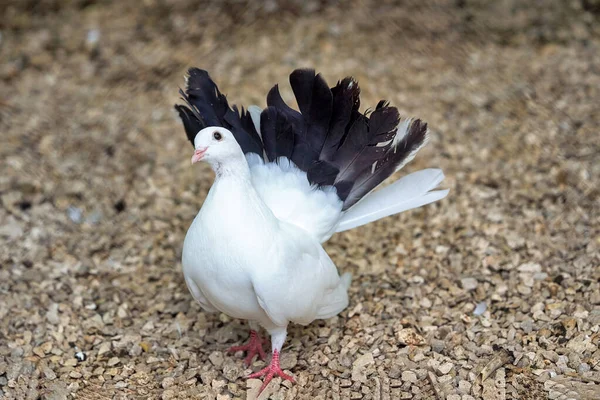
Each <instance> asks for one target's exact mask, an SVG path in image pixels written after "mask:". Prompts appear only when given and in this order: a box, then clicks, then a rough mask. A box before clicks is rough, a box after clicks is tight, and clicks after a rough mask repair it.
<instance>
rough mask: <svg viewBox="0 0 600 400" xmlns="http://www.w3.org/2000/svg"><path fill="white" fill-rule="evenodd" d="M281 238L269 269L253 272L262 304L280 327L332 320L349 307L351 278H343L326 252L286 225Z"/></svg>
mask: <svg viewBox="0 0 600 400" xmlns="http://www.w3.org/2000/svg"><path fill="white" fill-rule="evenodd" d="M281 229H282V230H281V232H280V233H281V238H282V240H279V241H277V244H275V245H274V248H273V253H270V254H269V258H270V262H269V266H268V267H266V268H256V269H255V270H254V271H253V276H252V278H251V279H252V286H253V287H254V291H255V293H256V296H257V298H258V302H259V304H260V306H261V307H262V309H263V310H265V312H266V313H267V315H268V316H269V318H270V319H271V321H272V322H273V323H274V324H275V325H277V326H282V327H283V326H286V325H287V324H288V323H289V322H294V323H297V324H302V325H306V324H309V323H311V322H312V321H314V320H315V319H324V318H330V317H332V316H334V315H336V314H338V313H339V312H340V311H342V310H343V309H344V308H346V307H347V306H348V294H347V289H348V286H349V284H350V279H349V278H350V277H349V275H344V277H342V278H340V277H339V275H338V272H337V269H336V267H335V265H334V264H333V262H332V261H331V259H330V258H329V256H328V255H327V253H326V252H325V250H323V248H322V247H321V245H320V244H319V243H318V242H317V241H316V240H315V239H313V238H310V237H309V236H307V235H306V233H304V232H302V231H301V230H300V229H298V228H296V227H294V226H291V225H289V224H285V223H284V224H282V226H281Z"/></svg>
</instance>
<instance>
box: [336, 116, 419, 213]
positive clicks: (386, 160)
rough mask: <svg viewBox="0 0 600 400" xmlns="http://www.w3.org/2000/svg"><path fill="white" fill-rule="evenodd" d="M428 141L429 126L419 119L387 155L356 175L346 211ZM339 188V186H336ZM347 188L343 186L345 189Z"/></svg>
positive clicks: (345, 204) (347, 199)
mask: <svg viewBox="0 0 600 400" xmlns="http://www.w3.org/2000/svg"><path fill="white" fill-rule="evenodd" d="M426 140H427V124H426V123H424V122H421V120H419V119H417V120H415V121H413V122H412V123H411V124H410V126H409V127H408V129H407V132H406V135H405V136H404V137H403V138H402V139H401V140H400V141H399V142H398V143H397V144H396V145H392V146H389V147H388V148H387V149H386V151H385V153H384V154H382V155H381V157H380V158H379V159H378V160H377V163H376V164H374V163H371V164H370V165H368V166H366V167H365V168H364V169H363V170H362V171H361V172H360V173H358V174H355V175H354V179H353V180H354V184H353V185H352V189H351V190H350V191H349V193H348V197H346V199H345V200H344V209H348V208H350V207H352V206H353V205H354V204H356V203H357V202H358V201H359V200H360V199H361V198H363V197H364V196H366V195H367V194H368V193H369V192H370V191H371V190H373V189H374V188H376V187H377V186H378V185H379V184H380V183H381V182H383V181H384V180H385V179H387V178H388V177H389V176H390V175H392V174H393V173H394V172H396V171H397V170H398V167H399V166H402V165H403V164H404V163H406V162H408V161H410V159H411V158H412V157H414V155H415V153H416V152H417V151H418V150H419V149H420V148H421V147H422V146H423V145H424V144H425V141H426ZM336 186H337V185H336ZM345 187H347V185H346V186H343V188H345Z"/></svg>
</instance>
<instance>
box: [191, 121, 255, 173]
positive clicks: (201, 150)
mask: <svg viewBox="0 0 600 400" xmlns="http://www.w3.org/2000/svg"><path fill="white" fill-rule="evenodd" d="M194 147H195V149H196V150H195V151H194V155H193V156H192V164H195V163H197V162H198V161H200V160H202V161H206V162H208V163H209V164H211V165H217V164H225V163H227V161H228V160H232V159H237V158H239V157H242V158H243V156H244V153H243V152H242V149H241V147H240V145H239V144H238V142H237V141H236V140H235V137H234V136H233V133H231V131H229V130H228V129H225V128H222V127H217V126H209V127H207V128H204V129H202V130H201V131H200V132H198V134H197V135H196V137H195V138H194Z"/></svg>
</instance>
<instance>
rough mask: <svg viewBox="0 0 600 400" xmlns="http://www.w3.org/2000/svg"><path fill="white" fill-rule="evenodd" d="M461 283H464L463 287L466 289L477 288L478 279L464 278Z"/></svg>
mask: <svg viewBox="0 0 600 400" xmlns="http://www.w3.org/2000/svg"><path fill="white" fill-rule="evenodd" d="M460 283H461V285H462V288H463V289H465V290H475V289H477V285H478V282H477V279H475V278H462V279H461V280H460Z"/></svg>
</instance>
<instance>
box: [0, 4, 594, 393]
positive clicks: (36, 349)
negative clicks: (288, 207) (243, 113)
mask: <svg viewBox="0 0 600 400" xmlns="http://www.w3.org/2000/svg"><path fill="white" fill-rule="evenodd" d="M393 3H394V2H392V1H384V0H381V1H377V2H370V1H362V2H348V3H331V4H330V3H328V2H327V1H312V2H308V3H305V4H303V3H302V2H300V1H296V2H294V1H287V2H283V1H276V0H272V1H269V2H266V3H264V5H263V3H262V2H254V3H250V4H249V5H245V4H244V2H241V1H231V0H230V1H224V2H216V1H215V2H204V3H200V2H185V1H178V0H144V1H141V2H139V1H133V0H127V1H107V2H95V1H93V0H41V1H30V0H26V1H23V0H4V1H2V4H1V5H0V15H1V16H2V17H0V34H1V36H0V59H1V60H2V62H1V63H0V132H1V135H2V140H1V144H0V156H1V161H2V163H1V174H0V196H1V204H2V207H1V209H0V241H1V244H2V246H1V247H0V262H1V266H2V268H1V269H0V398H6V399H38V398H44V399H65V398H77V399H107V398H116V399H125V398H128V399H145V398H162V399H177V398H206V399H234V398H235V399H253V398H256V393H257V391H258V387H259V385H260V382H259V381H257V380H250V381H248V382H246V381H245V380H244V379H243V376H244V375H245V374H246V373H248V372H249V370H246V369H244V367H243V365H242V359H241V357H240V355H239V354H238V355H228V354H226V353H225V350H226V348H227V347H228V346H231V345H233V344H237V343H240V342H241V341H243V340H245V338H246V327H245V325H244V324H243V323H242V322H240V321H237V320H231V319H229V318H228V317H227V316H225V315H207V314H204V313H202V312H201V310H200V307H199V306H198V305H197V304H195V303H194V301H193V300H192V297H191V295H190V294H189V293H188V291H187V288H186V287H185V284H184V281H183V279H182V274H181V271H180V253H181V246H182V243H183V238H184V235H185V232H186V230H187V228H188V226H189V224H190V222H191V220H192V219H193V217H194V215H195V213H196V212H197V210H198V209H199V208H200V206H201V204H202V201H203V199H204V197H205V195H206V193H207V190H208V188H209V187H210V184H211V182H212V172H211V171H210V170H209V169H208V167H206V166H200V167H198V168H196V167H194V168H192V167H191V166H190V165H189V157H190V154H191V147H190V146H189V143H187V141H186V138H185V134H184V132H183V128H182V126H181V124H180V122H179V121H178V119H177V117H176V115H175V112H174V111H173V109H172V105H173V104H174V103H175V102H176V101H178V94H177V89H178V87H179V86H182V85H183V75H184V73H185V70H186V69H187V67H189V66H199V67H202V68H205V69H207V70H209V71H210V73H211V74H212V75H213V77H214V78H215V79H216V80H217V82H218V83H219V85H220V87H221V89H222V90H223V91H224V92H225V93H227V94H228V96H229V99H230V100H231V101H232V102H235V103H238V104H246V105H248V104H258V105H261V106H262V105H264V104H265V100H264V97H265V94H266V92H267V90H268V89H269V88H270V86H271V85H273V84H274V83H275V82H280V83H282V85H283V88H284V89H285V90H284V91H283V93H284V97H287V98H288V99H289V98H291V90H290V89H289V87H288V84H287V77H288V74H289V73H290V72H291V71H292V69H293V68H296V67H302V66H312V67H314V68H316V69H317V70H318V71H321V72H322V73H323V74H324V76H325V78H326V79H327V80H328V82H329V83H330V84H333V83H335V81H337V79H339V78H342V77H343V76H345V75H354V76H356V77H357V78H358V80H359V82H360V83H361V86H362V88H363V104H364V105H368V106H371V107H372V106H374V105H375V104H376V102H377V101H378V100H379V99H380V98H387V99H389V100H391V102H392V104H395V105H397V106H398V107H399V109H400V111H401V113H402V115H407V116H418V117H421V118H423V119H425V120H426V121H428V122H429V125H430V128H431V130H432V140H431V141H430V144H429V145H428V146H427V148H426V149H424V150H422V151H421V153H420V154H419V155H418V157H417V158H416V159H415V160H414V161H413V162H412V163H411V164H410V165H409V166H408V167H406V171H407V172H410V171H415V170H417V169H420V168H425V167H441V168H443V169H444V171H445V173H446V175H447V180H446V181H445V186H446V187H448V188H450V195H449V197H448V198H447V199H445V200H443V201H441V202H439V203H436V204H434V205H429V206H427V207H425V208H422V209H418V210H414V211H410V212H406V213H404V214H401V215H399V216H394V217H390V218H387V219H385V220H382V221H379V222H377V223H373V224H371V225H369V226H366V227H363V228H360V229H356V230H354V231H351V232H347V233H343V234H338V235H336V236H335V237H333V238H332V240H331V241H330V242H328V243H327V245H326V248H327V250H328V252H329V254H331V256H332V258H333V260H334V261H335V262H336V264H337V265H338V267H339V268H340V269H341V270H342V271H351V272H352V273H353V274H354V276H355V278H354V281H353V283H352V286H351V288H350V293H351V300H350V306H349V308H348V309H347V310H346V311H344V312H343V313H341V314H340V315H339V316H338V317H336V318H333V319H331V320H327V321H319V322H315V323H313V324H312V325H310V326H308V327H298V326H294V327H292V328H291V329H290V334H289V339H288V341H287V343H286V345H285V347H284V356H283V360H282V364H283V367H284V369H287V370H289V371H291V373H292V374H293V375H294V376H295V377H296V378H297V381H298V384H296V385H290V384H289V383H288V382H285V383H281V382H280V380H279V379H277V380H275V381H274V383H273V384H271V385H270V386H269V387H268V388H267V390H266V391H265V393H264V394H263V395H262V396H261V398H263V399H264V398H267V397H269V396H270V397H271V398H273V399H313V400H317V399H448V400H470V399H479V398H484V399H505V398H509V399H510V398H521V399H545V398H552V399H557V398H558V399H567V398H569V399H570V398H574V399H598V398H600V386H598V384H599V383H600V350H598V343H599V342H600V271H599V268H598V267H599V264H600V260H599V253H600V251H599V249H600V212H599V206H598V203H599V201H598V197H599V189H598V185H597V182H598V181H599V180H600V135H598V126H599V124H600V108H599V107H598V104H599V103H600V70H599V69H598V68H599V66H600V34H599V33H600V3H599V2H598V1H595V0H575V1H562V2H559V1H556V2H550V1H547V2H540V1H529V2H520V1H518V0H504V1H497V2H478V1H471V0H466V1H465V0H462V1H459V0H456V1H451V0H438V1H428V2H422V1H417V0H411V1H405V2H401V3H402V4H400V5H395V4H393ZM342 10H343V11H342ZM403 173H404V172H403ZM262 365H263V363H262V362H255V363H254V365H253V366H252V368H251V369H252V370H257V369H258V368H259V367H260V366H262Z"/></svg>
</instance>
